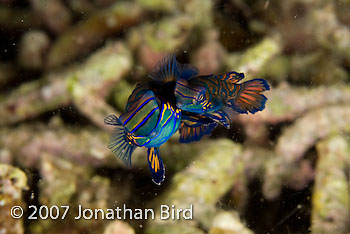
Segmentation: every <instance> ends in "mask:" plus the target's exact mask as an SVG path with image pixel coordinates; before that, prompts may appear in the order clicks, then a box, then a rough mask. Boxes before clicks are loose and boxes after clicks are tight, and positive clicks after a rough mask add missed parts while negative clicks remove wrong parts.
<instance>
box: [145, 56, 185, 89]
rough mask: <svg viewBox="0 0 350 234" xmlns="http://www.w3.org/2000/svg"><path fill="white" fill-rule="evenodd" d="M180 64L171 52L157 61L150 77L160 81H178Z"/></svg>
mask: <svg viewBox="0 0 350 234" xmlns="http://www.w3.org/2000/svg"><path fill="white" fill-rule="evenodd" d="M178 65H179V64H178V63H177V62H176V56H175V54H169V55H167V56H165V57H164V58H162V59H161V60H160V61H159V62H158V63H157V65H156V66H155V67H154V68H153V70H152V71H151V73H150V74H149V77H150V78H151V79H153V80H154V81H156V82H158V83H166V82H170V81H176V80H177V79H178V78H179V77H180V69H179V67H178Z"/></svg>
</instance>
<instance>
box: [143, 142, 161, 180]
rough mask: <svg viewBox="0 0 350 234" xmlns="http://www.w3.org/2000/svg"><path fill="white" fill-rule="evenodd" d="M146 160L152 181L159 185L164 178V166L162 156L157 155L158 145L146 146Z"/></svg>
mask: <svg viewBox="0 0 350 234" xmlns="http://www.w3.org/2000/svg"><path fill="white" fill-rule="evenodd" d="M147 160H148V166H149V169H150V171H151V176H152V181H153V182H154V183H155V184H156V185H160V184H161V183H162V182H163V181H164V179H165V168H164V165H163V161H162V158H161V157H160V156H159V150H158V147H153V148H148V151H147Z"/></svg>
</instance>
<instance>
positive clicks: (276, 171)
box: [263, 105, 350, 198]
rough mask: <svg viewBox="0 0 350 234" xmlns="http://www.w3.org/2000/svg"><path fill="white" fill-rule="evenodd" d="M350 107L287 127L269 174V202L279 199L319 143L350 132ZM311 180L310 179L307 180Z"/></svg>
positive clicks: (311, 114)
mask: <svg viewBox="0 0 350 234" xmlns="http://www.w3.org/2000/svg"><path fill="white" fill-rule="evenodd" d="M349 119H350V106H348V105H345V106H333V107H326V108H321V109H316V110H314V111H311V112H309V113H307V114H306V115H305V116H304V117H302V118H300V119H298V120H297V121H296V122H295V123H293V124H292V125H291V126H289V127H287V128H286V129H285V130H284V131H283V133H282V135H281V136H280V137H279V139H278V141H277V145H276V148H275V151H276V155H277V157H276V158H275V159H273V162H270V163H269V164H268V165H269V167H270V168H269V169H268V170H266V174H265V179H264V185H263V191H264V195H265V196H266V197H268V198H274V197H277V196H278V195H279V192H280V189H281V186H282V185H283V184H284V183H285V182H286V180H287V178H290V177H291V175H292V174H294V172H295V171H296V170H297V169H298V167H299V166H300V162H301V158H302V157H303V156H304V154H305V153H306V151H307V150H308V149H310V148H311V147H312V146H313V145H315V144H316V142H317V141H318V140H319V139H322V138H325V137H327V136H329V135H330V134H334V133H338V134H339V133H342V132H350V121H349ZM305 179H307V180H309V179H310V178H307V177H306V178H305Z"/></svg>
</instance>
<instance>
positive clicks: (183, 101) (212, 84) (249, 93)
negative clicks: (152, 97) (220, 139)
mask: <svg viewBox="0 0 350 234" xmlns="http://www.w3.org/2000/svg"><path fill="white" fill-rule="evenodd" d="M243 78H244V74H243V73H238V72H234V71H232V72H228V73H226V74H222V75H219V76H217V75H209V76H194V77H190V78H187V79H185V78H181V79H179V80H178V81H177V82H176V86H175V91H174V92H175V96H176V105H177V107H178V108H180V109H182V110H183V111H187V112H192V113H196V114H199V115H202V116H204V117H208V118H210V119H212V120H214V121H215V122H218V123H220V124H223V125H224V126H225V127H227V128H229V126H230V124H231V123H232V121H233V118H234V117H235V116H237V115H239V114H247V113H249V112H250V113H252V114H254V113H256V112H257V111H261V110H263V109H264V108H265V103H266V100H267V98H266V97H265V96H264V95H263V94H262V92H263V91H265V90H269V89H270V87H269V84H268V83H267V81H266V80H264V79H253V80H249V81H246V82H243V83H238V82H239V81H241V80H242V79H243Z"/></svg>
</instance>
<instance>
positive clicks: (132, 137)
mask: <svg viewBox="0 0 350 234" xmlns="http://www.w3.org/2000/svg"><path fill="white" fill-rule="evenodd" d="M178 76H179V73H178V70H177V66H176V60H175V58H173V57H171V56H168V57H167V58H166V59H163V60H162V61H161V62H160V65H158V66H156V68H155V69H154V70H153V71H152V73H151V78H152V79H153V81H152V82H148V83H146V84H142V85H141V84H139V85H137V87H136V88H135V89H134V91H133V92H132V94H131V95H130V97H129V99H128V102H127V105H126V108H125V113H124V114H122V115H121V116H120V117H119V118H117V116H115V115H109V116H107V117H106V118H105V120H104V121H105V123H106V124H109V125H114V126H115V129H114V131H113V133H112V136H111V138H110V141H109V144H108V148H109V149H110V150H111V151H112V152H113V153H114V154H115V155H116V156H117V157H119V158H120V159H121V160H122V161H123V162H124V164H125V165H126V166H128V167H131V154H132V152H133V151H134V150H135V148H136V147H147V148H148V151H147V161H148V165H149V168H150V171H151V176H152V180H153V182H154V183H156V184H158V185H160V184H161V183H162V182H163V181H164V179H165V167H164V165H163V161H162V158H161V157H160V155H159V146H161V145H162V144H163V143H165V142H166V141H167V140H168V139H169V138H170V137H171V136H172V135H173V134H174V133H175V132H176V131H177V130H178V128H179V126H180V121H181V110H180V109H178V108H177V107H176V105H175V96H174V94H173V90H174V84H175V83H174V82H173V81H174V79H176V78H177V77H178ZM171 82H173V84H171ZM168 89H171V91H170V92H169V91H167V90H168ZM168 96H170V97H168Z"/></svg>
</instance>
